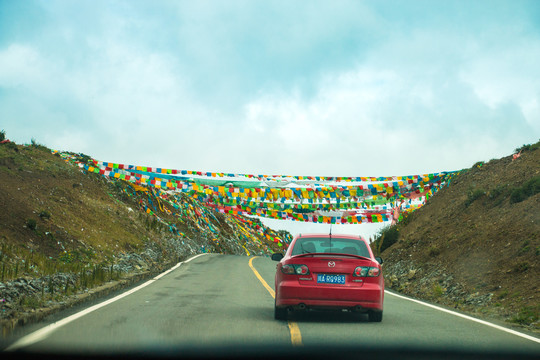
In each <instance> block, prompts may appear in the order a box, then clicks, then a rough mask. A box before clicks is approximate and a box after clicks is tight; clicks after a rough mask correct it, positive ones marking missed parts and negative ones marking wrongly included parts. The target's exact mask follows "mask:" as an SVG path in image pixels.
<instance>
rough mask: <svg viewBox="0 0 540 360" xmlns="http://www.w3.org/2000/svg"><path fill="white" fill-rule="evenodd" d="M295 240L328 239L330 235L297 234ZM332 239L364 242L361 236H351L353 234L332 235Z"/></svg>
mask: <svg viewBox="0 0 540 360" xmlns="http://www.w3.org/2000/svg"><path fill="white" fill-rule="evenodd" d="M296 237H297V238H304V237H320V238H329V237H330V234H325V233H316V234H298V235H297V236H296ZM332 238H333V239H334V238H335V239H351V238H352V239H359V240H365V239H364V238H363V237H362V236H361V235H353V234H332Z"/></svg>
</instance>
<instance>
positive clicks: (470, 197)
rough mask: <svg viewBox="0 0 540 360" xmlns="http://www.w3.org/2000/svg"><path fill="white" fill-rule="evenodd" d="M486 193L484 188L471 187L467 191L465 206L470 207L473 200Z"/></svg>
mask: <svg viewBox="0 0 540 360" xmlns="http://www.w3.org/2000/svg"><path fill="white" fill-rule="evenodd" d="M485 194H486V191H485V190H483V189H474V190H473V189H470V190H469V191H468V192H467V199H466V200H465V207H469V206H470V205H471V204H472V203H473V202H475V201H476V200H478V199H480V198H481V197H482V196H484V195H485Z"/></svg>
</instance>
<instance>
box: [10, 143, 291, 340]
mask: <svg viewBox="0 0 540 360" xmlns="http://www.w3.org/2000/svg"><path fill="white" fill-rule="evenodd" d="M75 161H79V162H84V161H90V158H88V157H87V156H84V155H81V154H70V155H69V156H68V157H66V156H64V157H62V156H61V154H59V153H56V154H53V153H52V152H51V150H49V149H47V148H46V147H44V146H41V145H39V144H36V143H33V144H31V145H28V146H24V145H17V144H14V143H12V142H11V143H9V142H5V143H3V144H0V322H1V323H2V325H3V329H4V333H5V332H7V331H10V330H11V329H13V327H14V326H15V325H16V324H17V323H24V322H26V321H28V320H29V319H35V318H39V317H40V316H41V315H44V314H48V313H50V312H51V311H52V310H51V309H57V308H61V307H63V306H68V305H70V304H72V303H74V302H77V301H80V299H81V298H84V297H87V295H88V294H89V293H92V292H94V291H95V289H97V288H99V287H106V288H110V287H111V286H117V285H118V284H120V285H121V284H126V283H128V282H130V281H135V280H138V279H141V278H143V277H145V276H149V275H151V274H154V273H157V272H159V271H161V270H163V269H165V268H167V267H168V266H170V265H171V264H173V263H176V262H178V261H179V260H182V259H185V258H187V257H188V256H190V255H193V254H197V253H203V252H214V253H224V254H244V255H246V254H249V255H253V254H258V255H262V254H271V253H272V252H274V251H278V250H279V251H282V249H283V247H284V246H285V247H286V243H287V241H289V240H290V234H288V233H286V232H280V233H279V234H278V233H276V232H274V231H273V230H271V229H269V228H267V227H265V226H264V225H263V224H261V223H260V222H259V221H258V220H254V219H250V218H247V217H244V216H239V215H235V214H221V213H219V212H216V211H215V210H213V209H211V208H209V207H206V206H205V205H204V204H202V203H200V202H198V201H197V200H195V199H193V198H190V197H188V196H187V195H177V196H176V195H175V196H173V195H171V194H170V193H166V192H163V191H160V190H159V189H155V188H147V187H140V186H136V185H134V184H130V183H129V182H126V181H122V180H118V179H111V178H107V177H104V176H102V175H100V174H94V173H86V172H85V171H84V170H81V169H80V168H79V167H77V166H75V165H74V162H75ZM114 284H116V285H114ZM92 289H94V290H92ZM40 314H41V315H40Z"/></svg>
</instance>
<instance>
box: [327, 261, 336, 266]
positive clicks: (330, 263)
mask: <svg viewBox="0 0 540 360" xmlns="http://www.w3.org/2000/svg"><path fill="white" fill-rule="evenodd" d="M334 266H336V263H335V262H333V261H329V262H328V267H334Z"/></svg>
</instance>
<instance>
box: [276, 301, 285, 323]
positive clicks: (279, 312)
mask: <svg viewBox="0 0 540 360" xmlns="http://www.w3.org/2000/svg"><path fill="white" fill-rule="evenodd" d="M274 319H276V320H287V308H279V307H277V306H276V305H275V304H274Z"/></svg>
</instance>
